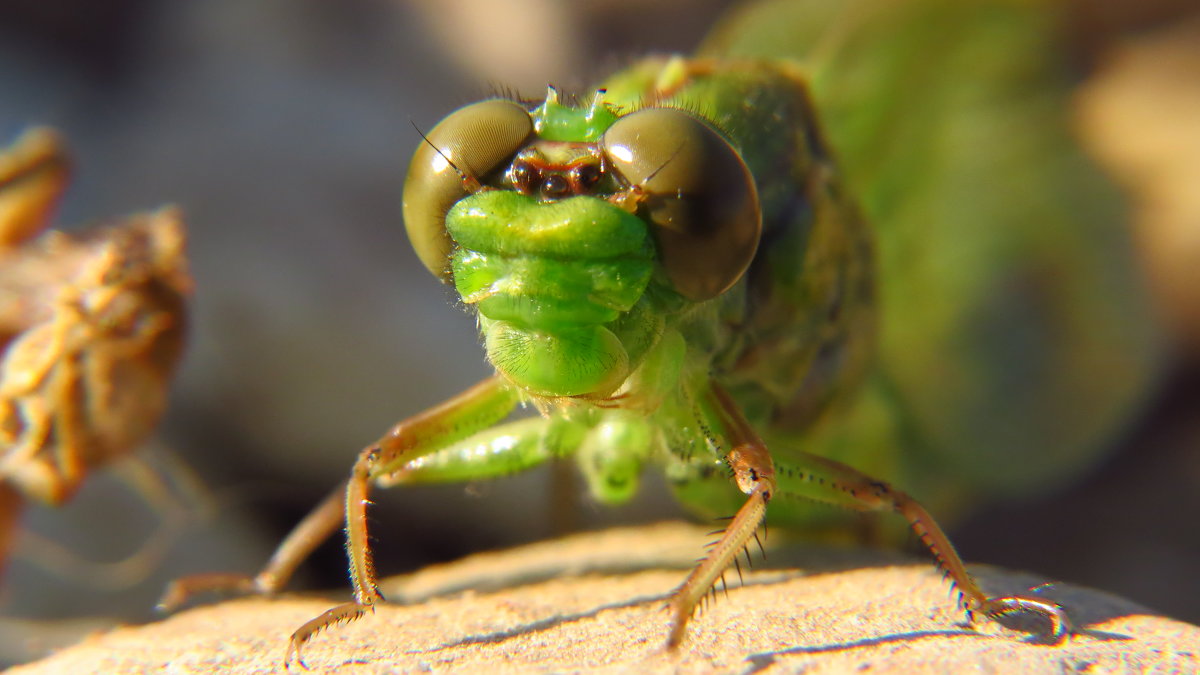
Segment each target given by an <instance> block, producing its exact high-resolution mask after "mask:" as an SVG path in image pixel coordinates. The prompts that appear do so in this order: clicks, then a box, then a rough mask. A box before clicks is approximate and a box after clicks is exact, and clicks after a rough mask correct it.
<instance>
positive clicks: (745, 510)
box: [667, 384, 775, 649]
mask: <svg viewBox="0 0 1200 675" xmlns="http://www.w3.org/2000/svg"><path fill="white" fill-rule="evenodd" d="M699 403H700V412H701V416H702V417H703V418H704V421H705V422H706V423H707V426H708V427H709V430H710V432H711V433H715V434H716V435H718V436H719V437H720V438H722V439H723V440H724V441H725V443H726V444H727V447H729V448H731V449H730V450H729V452H728V453H726V455H725V462H726V463H727V464H728V465H729V468H730V470H732V471H733V478H734V482H735V483H737V486H738V488H739V489H740V490H741V491H742V492H744V493H745V494H747V495H748V498H747V499H746V503H745V504H743V505H742V507H741V508H740V509H738V512H737V515H735V516H734V517H733V520H732V521H730V523H729V525H728V527H726V528H725V532H724V534H722V535H721V538H720V539H719V540H718V541H717V542H716V544H715V545H714V546H713V547H712V548H710V549H709V552H708V555H706V556H705V557H704V559H703V560H701V561H700V564H699V565H697V566H696V568H695V569H693V570H692V573H691V574H689V575H688V577H687V578H686V579H684V581H683V583H682V584H681V585H680V586H679V588H677V589H676V590H675V592H674V593H673V594H672V596H671V632H670V635H669V636H668V637H667V648H668V649H675V648H676V647H678V646H679V645H680V644H682V643H683V638H684V636H685V635H686V634H687V623H688V621H689V620H690V619H691V617H692V614H693V613H694V612H695V611H696V607H697V605H698V604H699V603H700V601H701V600H702V599H703V598H704V596H705V595H706V594H707V593H708V591H709V589H710V588H712V587H713V584H715V583H716V581H717V579H719V578H720V577H721V575H722V574H723V573H724V572H725V570H726V569H728V568H729V566H730V565H732V564H733V563H734V562H735V561H736V560H737V555H738V553H740V552H741V551H742V550H744V549H745V548H746V545H747V544H748V543H749V542H750V540H751V539H752V538H753V537H754V536H755V533H756V532H758V528H759V526H760V525H762V522H763V519H764V518H765V517H766V515H767V502H769V501H771V497H772V495H774V493H775V467H774V464H773V463H772V461H771V455H770V453H768V452H767V447H766V445H765V444H764V443H763V441H762V439H760V438H759V437H758V434H756V433H755V432H754V430H753V429H752V428H751V427H750V424H749V423H748V422H747V421H746V419H745V418H744V417H743V416H742V414H741V412H740V411H739V410H738V409H737V404H735V403H734V402H733V399H731V398H730V397H729V394H727V393H725V391H724V390H722V389H720V388H719V387H717V386H716V385H715V384H714V385H712V386H711V388H710V389H709V390H708V391H707V392H705V395H704V396H703V397H702V398H701V400H700V401H699Z"/></svg>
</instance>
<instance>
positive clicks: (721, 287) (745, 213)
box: [600, 108, 762, 301]
mask: <svg viewBox="0 0 1200 675" xmlns="http://www.w3.org/2000/svg"><path fill="white" fill-rule="evenodd" d="M600 146H601V148H602V149H603V151H604V154H605V155H606V157H607V158H608V160H609V162H611V164H612V166H613V168H614V169H615V170H616V171H617V173H619V174H620V175H621V176H622V177H623V178H624V179H625V180H626V181H627V182H628V183H629V185H630V186H631V187H632V188H634V189H640V190H641V191H642V192H643V195H644V197H643V199H641V209H642V213H644V214H645V215H646V217H647V218H648V219H649V221H650V223H651V225H652V229H653V231H654V238H655V240H656V241H657V242H658V249H659V255H660V257H661V259H662V264H663V267H664V268H665V269H666V272H667V276H668V278H670V280H671V283H672V284H673V285H674V286H675V290H676V291H678V292H679V293H680V294H681V295H683V296H684V297H686V298H688V299H690V300H696V301H700V300H707V299H709V298H713V297H716V296H718V295H720V294H721V293H724V292H725V291H726V290H728V289H729V287H730V286H732V285H733V284H735V283H736V282H737V281H738V279H740V278H741V277H742V275H743V274H745V272H746V269H747V268H748V267H749V266H750V262H751V261H752V260H753V259H754V254H755V252H756V251H757V250H758V240H759V237H760V235H761V233H762V215H761V213H760V210H759V204H758V191H757V190H756V188H755V187H754V179H753V177H752V176H751V175H750V170H749V169H748V168H747V167H746V164H745V162H743V161H742V158H741V155H739V154H738V152H737V150H735V149H734V148H733V146H731V145H729V143H728V142H727V141H726V140H725V139H724V137H723V136H721V134H720V133H718V132H717V131H716V130H715V129H713V128H712V127H710V126H709V125H708V124H705V123H704V122H702V121H701V120H700V119H698V118H696V117H695V116H693V115H691V114H689V113H687V112H684V111H682V110H676V109H673V108H646V109H644V110H639V111H637V112H634V113H630V114H629V115H626V116H624V117H622V118H620V119H619V120H617V121H616V122H614V123H613V125H612V126H611V127H609V128H608V130H607V131H605V132H604V136H603V137H602V138H601V139H600Z"/></svg>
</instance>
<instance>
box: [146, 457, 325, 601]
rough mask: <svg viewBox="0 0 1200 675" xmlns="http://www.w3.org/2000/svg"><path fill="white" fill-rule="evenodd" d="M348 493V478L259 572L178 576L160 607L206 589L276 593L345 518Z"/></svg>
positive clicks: (227, 591) (293, 529) (239, 592)
mask: <svg viewBox="0 0 1200 675" xmlns="http://www.w3.org/2000/svg"><path fill="white" fill-rule="evenodd" d="M345 495H346V482H345V481H343V482H341V483H339V484H338V486H337V488H335V489H334V490H333V491H332V492H330V493H329V494H328V495H327V496H326V497H325V498H324V499H322V500H321V503H320V504H319V505H317V507H316V508H314V509H313V510H312V511H310V512H309V513H308V515H307V516H305V517H304V520H301V521H300V523H299V524H297V525H296V526H295V527H294V528H292V531H291V532H289V533H288V535H287V537H285V538H284V540H283V542H281V543H280V544H279V546H278V547H276V549H275V553H273V554H272V555H271V559H270V560H269V561H268V562H267V564H266V566H264V567H263V569H262V570H261V571H260V572H259V573H258V574H256V575H254V576H250V575H247V574H238V573H226V572H212V573H206V574H193V575H191V576H187V577H183V578H181V579H176V580H174V581H172V582H171V583H169V584H167V588H166V590H165V591H164V592H163V595H162V598H161V599H160V600H159V601H158V610H159V611H162V612H173V611H175V610H176V609H178V608H180V607H182V606H183V605H184V603H186V602H188V601H189V600H191V599H192V598H193V597H195V596H197V595H200V594H202V593H212V592H222V593H235V594H257V595H275V594H276V593H278V592H279V591H281V590H283V587H284V586H285V585H287V582H288V580H289V579H291V578H292V574H294V573H295V572H296V568H297V567H299V566H300V563H302V562H304V561H305V560H307V559H308V556H310V555H311V554H312V552H313V551H314V550H315V549H316V548H317V546H320V545H321V543H322V542H323V541H325V540H326V539H328V538H329V536H330V535H331V534H333V533H334V532H335V531H336V530H337V529H338V526H339V525H341V524H342V522H343V521H344V520H345V513H346V496H345Z"/></svg>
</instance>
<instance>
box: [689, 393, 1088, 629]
mask: <svg viewBox="0 0 1200 675" xmlns="http://www.w3.org/2000/svg"><path fill="white" fill-rule="evenodd" d="M700 404H701V405H700V413H701V417H702V420H703V422H704V423H705V424H707V425H708V426H709V428H710V433H713V434H715V435H716V436H717V437H718V438H719V439H722V440H724V441H725V442H726V443H727V444H728V447H732V448H733V449H732V450H731V451H730V452H729V453H728V454H727V455H726V458H725V460H726V463H727V464H728V465H729V467H730V469H731V470H732V471H733V473H734V479H735V482H736V483H737V485H738V487H739V488H740V489H741V490H742V492H744V493H746V494H747V495H749V498H748V499H747V501H746V502H745V504H743V506H742V507H741V509H739V510H738V512H737V515H735V516H734V518H733V520H732V521H731V522H730V524H729V526H728V527H727V528H726V529H725V532H724V534H723V535H722V537H721V539H720V540H719V541H718V542H717V543H716V544H715V545H714V546H713V547H712V548H711V549H710V551H709V553H708V555H707V556H706V557H705V558H704V559H703V560H702V561H701V563H700V564H699V565H698V566H697V567H696V568H695V569H694V570H693V571H692V573H691V574H690V575H689V576H688V578H687V579H686V580H685V581H684V583H683V584H682V585H681V586H680V587H679V588H678V589H677V590H676V591H675V593H674V595H673V596H672V602H671V607H672V610H673V611H672V625H671V633H670V636H669V637H668V640H667V647H668V648H669V649H674V648H676V647H678V646H679V645H680V644H681V643H682V641H683V638H684V636H685V635H686V626H687V622H688V620H689V619H690V618H691V616H692V613H693V612H694V611H695V609H696V607H697V604H698V603H699V602H700V601H701V600H702V599H703V598H704V597H705V595H706V593H707V592H708V591H709V589H710V588H711V587H712V586H713V584H714V583H715V582H716V580H717V579H718V578H720V576H721V574H722V572H724V570H725V569H727V568H728V566H729V565H730V564H733V562H734V561H735V560H736V556H737V554H738V552H739V551H742V550H744V549H745V548H746V545H747V544H748V543H749V541H750V539H752V538H753V537H754V536H755V534H756V532H757V530H758V527H759V526H760V525H761V524H762V522H763V519H764V518H765V515H766V505H767V502H769V501H770V499H771V497H772V496H774V495H776V494H785V495H789V496H800V497H805V498H808V499H812V500H815V501H820V502H825V503H829V504H835V505H839V506H843V507H847V508H851V509H854V510H857V511H886V510H891V511H895V512H896V513H898V514H900V515H901V516H903V517H904V518H905V520H907V521H908V523H909V526H910V527H911V528H912V530H913V532H915V533H916V535H917V536H918V537H919V538H920V539H921V542H922V543H923V544H925V546H926V547H927V548H928V549H929V550H930V551H931V552H932V553H933V555H934V558H935V559H936V561H937V565H938V567H939V569H941V570H942V571H943V572H944V573H945V574H946V576H947V577H949V579H950V581H951V584H952V585H953V586H954V587H955V588H957V589H958V591H959V593H960V603H961V605H962V607H963V608H964V609H965V610H966V612H967V616H968V618H970V619H973V618H974V613H975V612H981V613H983V614H985V615H987V616H988V617H991V618H993V619H995V618H998V617H1002V616H1005V615H1009V614H1018V613H1034V614H1038V615H1041V616H1042V617H1043V618H1045V620H1046V621H1047V623H1048V624H1049V631H1048V633H1049V635H1050V636H1051V637H1054V638H1056V639H1057V638H1061V637H1062V636H1063V635H1064V634H1067V633H1070V632H1071V631H1072V626H1071V622H1070V619H1069V617H1068V616H1067V614H1066V612H1065V611H1064V609H1063V608H1062V607H1061V606H1060V605H1058V604H1057V603H1055V602H1053V601H1050V600H1047V599H1045V598H1037V597H1031V596H1022V595H1017V596H1010V597H997V598H993V597H988V596H987V595H986V594H984V592H983V591H982V589H980V588H979V585H978V584H977V583H976V582H975V580H974V579H973V578H972V577H971V575H970V574H969V573H968V572H967V569H966V566H965V565H964V564H963V561H962V558H960V557H959V555H958V552H957V551H955V549H954V546H953V545H952V544H951V543H950V540H949V539H948V538H947V537H946V535H945V533H944V532H943V531H942V529H941V527H939V526H938V524H937V522H936V521H935V520H934V519H933V516H931V515H930V514H929V512H928V511H926V510H925V508H924V507H922V506H921V505H920V504H919V503H917V501H916V500H914V499H913V498H911V497H909V496H908V495H907V494H905V493H903V492H901V491H899V490H897V489H895V488H893V487H891V486H890V485H888V484H887V483H884V482H882V481H878V480H875V479H873V478H871V477H870V476H867V475H866V474H863V473H861V472H859V471H856V470H855V469H852V468H850V467H849V466H846V465H845V464H842V463H840V462H836V461H834V460H831V459H827V458H824V457H820V456H817V455H812V454H808V453H794V454H792V455H789V457H788V459H787V461H785V462H781V463H779V464H778V466H776V465H775V463H774V462H773V461H772V458H771V456H770V455H769V454H768V452H767V449H766V446H765V444H764V443H763V442H762V440H761V439H759V438H758V437H757V435H756V434H755V433H754V431H753V429H751V427H750V425H749V423H748V422H747V421H746V420H745V418H744V417H743V416H742V414H741V412H740V411H739V410H738V408H737V406H736V404H735V403H734V402H733V400H732V399H731V398H730V397H729V396H728V394H726V393H725V392H724V391H722V390H721V389H720V388H718V387H716V386H715V385H713V386H712V388H711V390H710V391H709V392H708V393H707V396H705V397H703V398H701V400H700Z"/></svg>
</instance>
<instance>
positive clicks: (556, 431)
mask: <svg viewBox="0 0 1200 675" xmlns="http://www.w3.org/2000/svg"><path fill="white" fill-rule="evenodd" d="M489 383H491V384H489ZM516 401H517V395H516V393H515V392H514V391H513V390H511V389H509V388H508V387H507V385H505V384H503V383H502V381H500V380H498V379H496V378H493V379H492V380H487V381H485V382H484V383H482V384H481V385H478V386H477V387H476V388H475V389H473V390H470V391H468V392H466V393H464V394H463V395H461V396H460V397H458V398H456V399H452V400H451V401H448V402H447V403H446V404H444V405H443V406H440V407H438V408H435V409H433V410H431V411H429V412H428V413H426V414H423V415H421V416H419V417H416V418H413V419H412V420H410V421H409V422H407V423H404V424H401V425H397V427H396V428H394V429H393V430H392V431H391V432H389V433H388V434H387V435H385V436H384V437H383V438H382V439H380V440H379V441H378V442H377V443H375V444H373V445H370V446H368V447H367V448H365V449H364V450H363V451H362V452H361V453H360V454H359V457H358V460H357V461H356V462H355V464H354V469H353V471H352V472H351V477H350V480H349V482H348V483H347V486H346V499H345V513H346V551H347V555H348V557H349V558H350V576H351V582H352V584H353V588H354V600H353V601H352V602H348V603H344V604H341V605H338V606H336V607H333V608H332V609H330V610H328V611H326V612H324V613H323V614H321V615H320V616H318V617H316V618H314V619H312V620H310V621H307V622H305V623H304V624H303V625H302V626H300V628H298V629H297V630H296V631H295V632H294V633H293V634H292V636H291V639H290V640H289V642H288V649H287V653H286V654H285V656H284V665H285V667H286V666H287V665H288V664H290V663H291V662H292V660H293V659H295V660H296V661H299V662H300V663H301V665H303V661H302V660H301V649H302V647H303V646H304V644H305V643H306V642H308V640H310V639H311V638H312V637H313V636H315V635H316V634H317V633H318V632H320V631H321V630H323V629H325V628H328V627H330V626H333V625H335V624H337V623H341V622H347V621H353V620H355V619H357V618H359V617H361V616H362V615H363V614H365V613H367V612H368V611H371V610H373V609H374V606H375V604H376V603H377V602H381V601H382V600H383V596H382V594H381V593H380V592H379V588H378V584H377V580H376V576H375V569H374V562H373V559H372V556H371V550H370V546H369V538H368V535H367V520H366V507H367V505H368V504H369V503H370V500H369V496H370V494H369V491H370V487H371V485H372V483H374V484H376V485H379V486H382V487H389V486H392V485H399V484H417V483H439V482H459V481H463V480H480V479H486V478H491V477H496V476H501V475H506V474H510V473H513V472H516V471H521V470H524V469H527V468H530V467H532V466H534V465H537V464H540V463H542V462H544V461H546V460H547V459H549V458H551V457H553V456H555V455H556V454H562V453H565V452H569V451H571V450H573V449H574V447H576V446H577V444H578V443H579V440H580V438H581V437H582V432H581V431H580V430H579V429H574V428H573V427H574V426H575V425H573V424H572V423H571V422H569V421H565V420H560V419H557V418H555V419H547V418H542V417H533V418H526V419H519V420H516V421H512V422H508V423H505V424H502V425H499V426H493V425H494V424H495V423H496V422H497V421H499V419H501V418H503V417H504V416H505V415H507V414H508V412H509V411H511V409H512V408H513V406H514V405H515V403H516ZM406 425H407V426H406ZM489 427H490V428H489ZM412 436H416V437H417V438H416V439H415V440H414V438H412Z"/></svg>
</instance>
